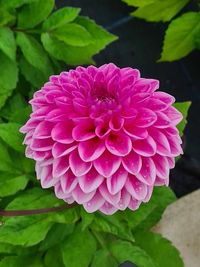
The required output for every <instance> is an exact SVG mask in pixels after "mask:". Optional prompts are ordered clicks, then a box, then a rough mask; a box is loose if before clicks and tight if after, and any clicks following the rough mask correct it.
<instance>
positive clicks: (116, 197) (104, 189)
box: [99, 182, 121, 205]
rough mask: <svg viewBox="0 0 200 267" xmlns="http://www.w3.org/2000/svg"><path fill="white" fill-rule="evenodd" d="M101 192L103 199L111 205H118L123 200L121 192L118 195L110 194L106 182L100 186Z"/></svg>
mask: <svg viewBox="0 0 200 267" xmlns="http://www.w3.org/2000/svg"><path fill="white" fill-rule="evenodd" d="M99 192H100V193H101V195H102V197H103V198H104V199H105V200H106V201H108V202H109V203H110V204H113V205H115V204H117V203H118V202H119V201H120V198H121V191H119V192H118V193H116V194H114V195H113V194H110V192H109V191H108V188H107V185H106V182H104V183H103V184H101V185H100V187H99Z"/></svg>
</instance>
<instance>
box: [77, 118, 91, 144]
mask: <svg viewBox="0 0 200 267" xmlns="http://www.w3.org/2000/svg"><path fill="white" fill-rule="evenodd" d="M72 136H73V138H74V140H76V141H86V140H89V139H91V138H93V137H95V126H94V124H93V122H92V120H83V121H82V122H80V123H79V124H78V125H77V126H76V127H75V128H74V129H73V132H72Z"/></svg>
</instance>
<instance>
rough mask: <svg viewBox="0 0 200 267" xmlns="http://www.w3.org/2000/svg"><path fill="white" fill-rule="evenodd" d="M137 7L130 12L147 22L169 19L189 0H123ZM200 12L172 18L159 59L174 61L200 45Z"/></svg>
mask: <svg viewBox="0 0 200 267" xmlns="http://www.w3.org/2000/svg"><path fill="white" fill-rule="evenodd" d="M123 1H124V2H126V3H127V4H128V5H130V6H133V7H136V8H137V9H136V10H135V11H134V12H132V13H131V14H132V15H133V16H134V17H138V18H141V19H145V20H147V21H149V22H159V21H162V22H167V21H171V20H172V19H173V18H174V16H176V15H177V14H178V13H179V12H180V11H181V10H182V9H183V7H185V5H186V4H188V2H189V0H141V1H140V0H123ZM199 40H200V12H187V13H184V14H183V15H181V16H179V17H178V18H175V19H174V20H172V21H171V22H170V23H169V25H168V28H167V30H166V32H165V38H164V42H163V48H162V53H161V58H160V60H159V61H175V60H178V59H180V58H182V57H185V56H187V55H188V54H189V53H190V52H191V51H193V50H194V49H195V48H197V49H199V47H200V45H199V44H200V41H199Z"/></svg>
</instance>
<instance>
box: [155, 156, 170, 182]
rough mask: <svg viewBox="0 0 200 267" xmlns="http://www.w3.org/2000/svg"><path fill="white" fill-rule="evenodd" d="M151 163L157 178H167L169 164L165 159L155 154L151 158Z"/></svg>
mask: <svg viewBox="0 0 200 267" xmlns="http://www.w3.org/2000/svg"><path fill="white" fill-rule="evenodd" d="M152 159H153V161H154V164H155V166H156V173H157V176H159V177H160V178H163V179H166V178H167V177H169V163H168V160H167V158H166V157H164V156H160V155H159V154H156V155H155V156H153V158H152Z"/></svg>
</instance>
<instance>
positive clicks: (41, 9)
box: [18, 0, 55, 28]
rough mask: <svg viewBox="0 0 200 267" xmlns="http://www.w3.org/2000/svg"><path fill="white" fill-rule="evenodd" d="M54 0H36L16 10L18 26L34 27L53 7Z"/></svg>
mask: <svg viewBox="0 0 200 267" xmlns="http://www.w3.org/2000/svg"><path fill="white" fill-rule="evenodd" d="M54 4H55V3H54V0H45V1H41V0H37V1H34V2H33V3H31V4H29V5H25V6H24V7H22V9H21V10H20V11H19V12H18V27H19V28H34V27H35V26H37V25H38V24H40V23H41V22H42V21H43V20H45V19H46V18H47V17H48V16H49V14H50V13H51V12H52V10H53V8H54Z"/></svg>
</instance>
